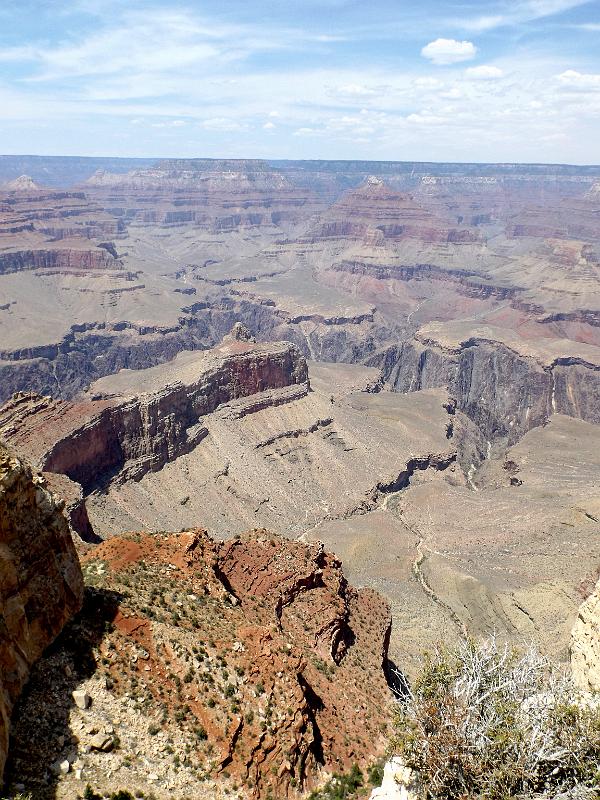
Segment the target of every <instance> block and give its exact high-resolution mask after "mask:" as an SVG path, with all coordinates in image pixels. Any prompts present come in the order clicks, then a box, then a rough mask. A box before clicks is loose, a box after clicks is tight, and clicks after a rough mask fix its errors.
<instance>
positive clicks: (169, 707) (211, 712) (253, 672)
mask: <svg viewBox="0 0 600 800" xmlns="http://www.w3.org/2000/svg"><path fill="white" fill-rule="evenodd" d="M84 572H85V574H86V576H87V581H88V583H91V584H93V585H94V587H93V588H90V590H89V597H88V602H87V604H86V607H85V608H84V611H83V613H82V615H81V616H80V617H79V619H78V621H77V623H76V624H75V625H73V626H71V627H70V629H69V631H67V632H66V636H65V637H63V640H62V641H61V644H60V646H59V647H58V648H55V651H54V652H53V653H52V654H51V655H49V656H48V657H47V658H46V659H45V660H44V661H42V662H41V663H40V665H39V668H38V669H37V670H36V674H35V675H34V676H33V678H32V681H31V688H30V692H29V694H28V699H27V702H26V703H24V704H23V705H22V707H21V709H20V716H19V721H18V724H17V726H16V730H15V740H16V745H15V758H14V762H13V764H12V773H13V774H14V775H19V776H20V779H21V780H22V781H24V782H25V783H26V786H27V789H28V790H35V787H36V786H39V785H40V784H41V782H42V781H43V777H44V774H45V773H46V772H48V774H50V769H51V765H52V764H54V763H56V762H58V763H61V762H62V761H64V760H65V759H67V760H69V761H70V762H71V763H73V764H74V763H77V764H78V767H77V768H76V770H72V771H71V772H69V773H68V774H66V775H64V776H63V777H62V778H58V779H57V780H58V781H59V783H58V785H57V787H56V796H57V797H64V798H67V797H73V796H74V795H75V794H76V793H77V792H79V793H81V789H82V787H84V786H85V784H86V783H90V785H92V786H93V787H94V789H95V790H97V791H98V790H100V791H103V792H107V791H117V790H118V789H119V788H127V789H128V790H129V791H131V792H132V793H133V792H134V791H144V792H148V791H152V792H154V794H155V795H156V796H157V797H159V798H163V797H185V796H194V797H212V798H214V797H221V792H222V791H225V790H227V792H229V796H230V797H231V796H233V797H240V798H242V797H254V798H267V797H269V796H271V797H277V798H286V797H297V796H300V795H301V794H302V792H303V791H304V790H305V789H307V788H310V787H311V786H314V785H315V784H316V783H318V782H320V781H321V780H323V779H326V777H327V775H328V774H329V773H331V772H333V771H336V772H340V771H345V770H348V769H350V768H351V766H352V764H353V763H355V762H356V763H358V764H359V765H360V766H362V767H365V766H366V765H368V764H369V763H370V762H371V761H373V760H374V759H375V758H376V757H378V756H380V755H381V754H382V753H383V751H384V750H385V746H386V738H387V733H388V731H387V720H388V716H389V711H390V699H391V698H390V694H389V690H388V688H387V685H386V681H385V677H384V673H383V665H384V662H385V660H386V656H387V644H388V638H389V629H390V612H389V607H388V605H387V603H386V602H385V601H384V600H383V599H382V598H381V597H380V596H379V595H378V594H377V593H375V592H373V591H371V590H369V589H364V590H358V591H357V590H355V589H353V588H352V587H350V586H349V585H348V584H347V582H346V580H345V578H344V575H343V573H342V570H341V565H340V562H339V561H337V560H336V559H335V557H334V556H332V555H330V554H328V553H326V552H325V551H324V549H323V547H322V545H319V544H313V545H304V544H300V543H295V542H290V541H288V540H285V539H282V538H279V537H275V536H273V535H271V534H269V533H268V532H267V531H264V530H257V531H253V532H251V533H249V534H246V535H244V536H243V537H241V538H239V539H237V540H231V541H229V542H225V543H221V544H219V543H216V542H214V541H213V540H212V539H211V538H210V537H209V536H208V535H207V534H206V532H205V531H203V530H192V531H187V532H184V533H180V534H158V535H153V536H145V535H133V536H130V537H122V538H121V537H114V538H112V539H110V540H108V541H106V542H104V543H102V544H101V545H99V546H98V547H97V548H95V549H94V550H93V551H91V552H90V553H89V554H88V556H87V557H86V558H85V559H84ZM88 655H92V656H93V658H92V660H91V661H89V660H88V658H87V656H88ZM86 664H87V666H86ZM68 675H71V676H73V677H72V680H71V681H69V679H68V678H66V677H65V676H68ZM49 682H51V683H52V686H53V688H54V691H55V693H56V703H55V704H53V705H52V706H51V705H49V704H48V703H47V702H45V697H46V695H45V692H46V691H47V686H48V683H49ZM73 683H75V684H76V685H77V686H78V690H79V691H86V692H88V693H89V695H90V696H92V703H91V705H90V706H89V707H87V708H86V709H85V710H84V709H81V708H79V707H73V704H72V703H70V702H67V703H66V704H65V703H63V700H64V699H65V698H66V699H67V701H68V700H69V698H70V695H71V691H72V685H73ZM63 706H64V708H63ZM61 709H62V710H61ZM34 719H35V720H36V724H35V725H33V724H32V721H33V720H34ZM61 726H62V735H61V737H59V741H58V744H57V741H56V733H57V731H58V730H60V729H61ZM32 764H35V767H34V766H32ZM77 770H81V772H80V779H81V781H83V784H82V783H81V782H80V781H79V779H78V778H77V775H76V771H77ZM191 787H193V792H191Z"/></svg>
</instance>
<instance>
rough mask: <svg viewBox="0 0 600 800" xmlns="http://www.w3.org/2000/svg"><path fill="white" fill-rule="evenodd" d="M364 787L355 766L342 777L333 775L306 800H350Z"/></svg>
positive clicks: (360, 773) (361, 777)
mask: <svg viewBox="0 0 600 800" xmlns="http://www.w3.org/2000/svg"><path fill="white" fill-rule="evenodd" d="M363 785H364V780H363V775H362V772H361V771H360V769H359V768H358V766H357V765H356V764H354V766H353V767H352V769H351V770H350V772H348V773H347V774H344V775H338V774H337V773H335V774H334V775H333V777H332V778H331V780H329V781H327V783H326V784H325V786H323V788H322V789H318V790H317V791H314V792H311V793H310V795H309V798H308V800H351V798H355V797H357V792H358V791H360V790H361V789H362V787H363Z"/></svg>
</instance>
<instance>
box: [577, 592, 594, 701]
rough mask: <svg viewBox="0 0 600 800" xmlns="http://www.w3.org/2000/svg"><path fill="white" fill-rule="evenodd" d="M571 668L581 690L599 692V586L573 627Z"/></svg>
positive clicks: (582, 607)
mask: <svg viewBox="0 0 600 800" xmlns="http://www.w3.org/2000/svg"><path fill="white" fill-rule="evenodd" d="M571 668H572V670H573V677H574V679H575V681H576V683H577V685H578V686H579V687H580V688H581V689H583V690H584V691H592V692H597V691H598V690H600V584H597V585H596V589H595V591H594V592H593V594H591V595H590V597H588V599H587V600H586V601H585V603H583V605H582V606H581V608H580V609H579V613H578V615H577V621H576V622H575V625H574V626H573V633H572V635H571Z"/></svg>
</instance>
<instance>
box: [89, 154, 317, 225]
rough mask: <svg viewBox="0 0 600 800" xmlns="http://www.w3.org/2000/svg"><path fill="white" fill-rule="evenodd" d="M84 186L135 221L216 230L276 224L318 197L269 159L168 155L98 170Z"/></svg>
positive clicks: (291, 220) (302, 211)
mask: <svg viewBox="0 0 600 800" xmlns="http://www.w3.org/2000/svg"><path fill="white" fill-rule="evenodd" d="M85 188H86V191H87V192H89V193H90V195H91V196H93V197H95V198H97V199H98V200H100V201H101V202H102V204H103V205H104V207H105V208H106V209H107V210H109V211H110V212H111V213H113V214H114V215H115V216H116V217H118V218H120V219H123V220H127V222H128V224H133V225H136V226H152V225H160V226H161V227H167V228H168V227H178V226H182V225H184V226H194V227H196V228H201V229H203V230H208V231H211V232H214V233H222V232H230V231H236V230H240V229H252V228H259V227H261V228H265V227H266V228H268V227H271V228H273V230H276V229H277V228H278V227H280V226H284V227H285V226H286V225H288V224H290V223H294V222H297V221H298V219H300V218H302V217H304V216H305V215H306V214H307V213H310V210H311V209H312V208H313V207H314V206H315V204H316V203H317V202H318V201H317V198H316V196H315V195H314V194H313V192H311V191H307V190H306V189H301V188H299V187H297V186H295V185H294V184H293V183H291V182H290V181H289V180H288V178H287V177H286V176H285V175H284V174H283V173H282V172H281V171H280V170H279V169H277V168H274V167H272V166H270V165H269V164H268V163H267V162H266V161H260V160H254V159H247V160H218V159H216V160H212V159H167V160H164V161H159V162H158V163H157V164H156V165H155V166H154V167H152V168H146V169H138V170H132V171H131V172H128V173H127V174H115V173H109V172H106V171H104V170H99V171H98V172H96V173H95V174H94V175H92V176H91V177H90V178H89V179H88V180H87V181H86V183H85Z"/></svg>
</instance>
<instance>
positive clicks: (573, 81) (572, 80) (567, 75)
mask: <svg viewBox="0 0 600 800" xmlns="http://www.w3.org/2000/svg"><path fill="white" fill-rule="evenodd" d="M556 77H557V79H558V80H559V81H560V83H562V84H563V86H569V87H571V88H573V89H600V74H593V73H582V72H577V70H575V69H568V70H566V72H561V74H560V75H557V76H556Z"/></svg>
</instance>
